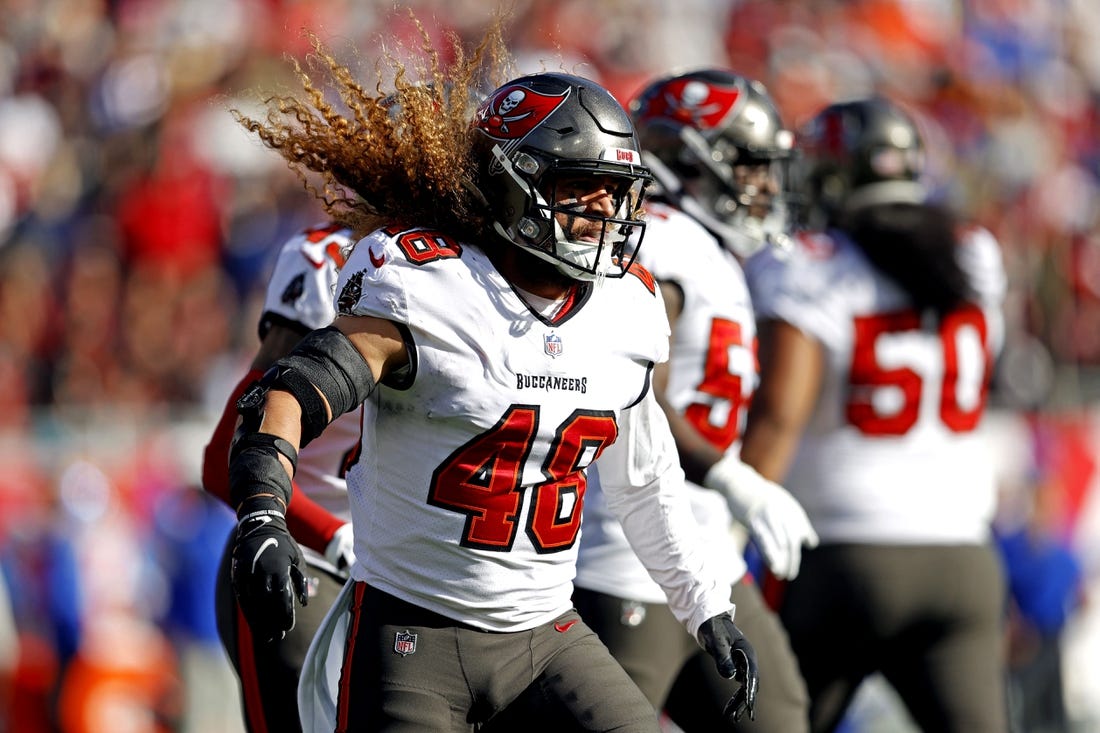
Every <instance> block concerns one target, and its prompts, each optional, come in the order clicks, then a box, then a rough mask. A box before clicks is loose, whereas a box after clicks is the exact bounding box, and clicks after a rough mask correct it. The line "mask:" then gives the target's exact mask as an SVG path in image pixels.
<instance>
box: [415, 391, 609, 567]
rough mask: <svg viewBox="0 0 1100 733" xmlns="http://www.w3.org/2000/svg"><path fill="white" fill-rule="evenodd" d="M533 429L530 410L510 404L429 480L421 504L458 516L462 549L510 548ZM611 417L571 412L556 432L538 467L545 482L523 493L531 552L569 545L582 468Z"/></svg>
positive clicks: (598, 448)
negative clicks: (528, 499) (527, 498)
mask: <svg viewBox="0 0 1100 733" xmlns="http://www.w3.org/2000/svg"><path fill="white" fill-rule="evenodd" d="M537 428H538V408H537V407H535V406H532V405H514V406H512V407H511V408H510V409H509V410H508V412H507V413H506V414H505V415H504V417H502V418H501V419H500V420H499V421H498V422H497V424H496V425H494V426H493V427H492V428H490V429H489V430H487V431H485V432H484V433H482V434H481V435H479V436H477V437H476V438H474V439H473V440H471V441H469V442H468V443H466V444H465V445H463V446H462V447H460V448H459V449H458V450H456V451H455V452H454V453H452V454H451V455H450V457H449V458H448V459H447V460H446V461H444V462H443V463H442V464H441V465H440V466H439V468H437V469H436V470H435V472H434V473H433V474H432V485H431V489H430V491H429V493H428V503H429V504H431V505H433V506H438V507H443V508H445V509H450V510H452V511H456V512H460V513H462V514H465V515H466V526H465V528H464V529H463V532H462V538H461V540H460V542H461V544H462V545H463V546H464V547H474V548H478V549H482V550H498V551H501V552H504V551H507V550H510V549H511V548H512V544H513V543H514V542H515V538H516V530H517V528H518V519H519V514H520V504H521V501H522V498H523V487H522V486H521V483H520V482H521V480H522V473H523V465H524V463H526V461H527V457H528V456H529V455H530V453H531V447H532V445H533V443H534V438H535V434H536V431H537ZM617 436H618V426H617V425H616V424H615V418H614V416H613V415H612V414H611V413H605V412H591V411H583V410H578V411H577V412H574V413H573V414H572V415H571V416H570V417H569V419H567V420H566V421H565V422H564V423H562V425H561V426H559V427H558V430H557V433H556V435H555V439H554V442H553V444H552V445H551V447H550V452H549V455H547V457H546V460H545V461H544V463H543V466H542V472H543V475H544V476H546V479H547V480H546V481H543V482H542V483H539V484H536V485H535V486H533V487H531V492H532V496H533V499H532V506H531V510H530V512H529V517H528V522H527V528H526V531H527V535H528V536H529V537H530V538H531V542H532V544H533V545H534V547H535V549H536V550H537V551H538V552H558V551H560V550H565V549H568V548H570V547H572V546H573V543H574V542H576V540H577V535H578V533H579V531H580V522H581V508H582V506H583V505H584V493H585V490H586V488H587V486H588V479H587V477H586V475H585V472H584V469H585V468H587V467H588V466H589V465H590V464H591V463H592V461H594V460H596V458H597V457H598V456H599V455H600V453H602V452H603V450H604V448H606V447H607V446H609V445H611V444H612V443H613V442H614V441H615V438H616V437H617Z"/></svg>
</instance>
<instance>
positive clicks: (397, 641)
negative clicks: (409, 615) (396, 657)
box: [393, 629, 417, 657]
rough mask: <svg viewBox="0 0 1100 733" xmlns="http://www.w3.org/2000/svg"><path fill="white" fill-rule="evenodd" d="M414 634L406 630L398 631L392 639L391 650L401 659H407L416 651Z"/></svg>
mask: <svg viewBox="0 0 1100 733" xmlns="http://www.w3.org/2000/svg"><path fill="white" fill-rule="evenodd" d="M416 636H417V635H416V634H413V633H410V632H409V630H408V629H405V630H404V631H398V632H397V634H396V635H395V636H394V638H393V650H394V651H395V652H397V653H398V654H400V655H401V656H403V657H407V656H409V655H410V654H412V653H413V652H415V651H416Z"/></svg>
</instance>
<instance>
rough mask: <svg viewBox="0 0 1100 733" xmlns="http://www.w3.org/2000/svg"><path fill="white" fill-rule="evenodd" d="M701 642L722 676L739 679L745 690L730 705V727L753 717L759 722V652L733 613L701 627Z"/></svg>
mask: <svg viewBox="0 0 1100 733" xmlns="http://www.w3.org/2000/svg"><path fill="white" fill-rule="evenodd" d="M698 636H699V643H700V644H702V645H703V648H704V649H706V650H707V653H708V654H710V655H711V656H712V657H713V658H714V664H715V666H716V667H717V668H718V674H720V675H722V676H723V677H725V678H726V679H730V678H731V677H732V678H733V679H736V680H737V681H738V682H740V683H741V688H740V689H739V690H738V691H737V692H736V693H735V694H734V696H733V697H731V698H730V699H729V702H727V703H726V707H725V709H723V711H722V715H723V716H724V717H725V718H726V721H727V722H728V723H730V725H732V724H734V723H736V722H738V721H740V720H741V718H742V717H743V716H744V715H745V713H748V714H749V718H750V719H751V720H756V692H757V689H758V688H759V687H760V673H759V670H758V669H757V667H756V650H755V649H753V648H752V644H750V643H749V640H748V639H746V638H745V635H744V634H742V633H741V629H739V628H737V626H736V625H734V623H733V617H732V616H730V614H729V613H720V614H718V615H717V616H714V617H712V618H709V619H707V620H706V621H704V622H703V623H702V624H701V625H700V626H699V634H698Z"/></svg>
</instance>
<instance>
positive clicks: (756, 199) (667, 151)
mask: <svg viewBox="0 0 1100 733" xmlns="http://www.w3.org/2000/svg"><path fill="white" fill-rule="evenodd" d="M630 110H631V114H632V115H633V118H634V124H635V125H636V126H637V128H638V136H639V138H640V139H641V141H642V148H643V149H644V151H645V155H646V163H647V164H649V165H650V167H651V168H653V170H654V173H655V174H656V175H657V179H658V181H659V182H660V183H661V185H662V187H663V188H664V189H665V193H666V194H668V195H669V196H670V197H672V198H674V199H678V203H679V204H680V205H681V206H682V208H684V210H686V211H687V212H688V213H690V214H692V215H693V216H695V217H696V218H698V219H700V220H701V221H702V222H703V223H704V224H706V225H707V226H708V227H709V228H710V229H711V230H712V231H714V232H715V233H717V234H718V235H720V236H721V238H722V240H723V241H724V242H725V244H726V245H727V246H729V247H730V248H731V249H733V250H734V251H735V252H737V253H738V254H740V255H741V256H748V255H750V254H752V253H753V252H755V251H756V250H757V249H759V248H760V247H761V246H763V245H764V244H767V243H769V242H776V241H777V240H781V241H786V230H787V215H786V196H785V184H786V177H787V176H786V167H787V166H786V163H787V161H788V160H789V159H790V157H791V148H792V145H793V135H792V134H791V132H790V131H789V130H787V129H785V128H784V127H783V123H782V120H781V119H780V117H779V111H778V110H777V109H776V106H775V103H774V102H773V101H772V99H771V97H770V96H769V95H768V91H767V89H765V88H764V85H763V84H761V83H760V82H758V81H754V80H751V79H747V78H745V77H743V76H739V75H738V74H735V73H733V72H731V71H726V70H723V69H699V70H696V71H690V72H686V73H681V74H677V75H674V76H668V77H663V78H660V79H657V80H655V81H653V82H651V83H649V84H648V85H647V86H646V87H645V88H644V89H642V91H641V92H639V93H638V95H637V96H636V97H635V98H634V100H633V101H632V102H631V104H630ZM653 158H656V159H657V162H656V163H655V162H653ZM760 165H765V166H767V168H766V169H765V170H766V174H767V175H768V176H769V177H770V180H771V185H772V186H774V189H773V190H770V191H769V190H761V189H760V187H759V185H758V184H756V183H754V182H753V181H751V180H748V178H747V176H746V173H747V171H749V170H750V169H748V168H740V167H741V166H754V167H755V166H760Z"/></svg>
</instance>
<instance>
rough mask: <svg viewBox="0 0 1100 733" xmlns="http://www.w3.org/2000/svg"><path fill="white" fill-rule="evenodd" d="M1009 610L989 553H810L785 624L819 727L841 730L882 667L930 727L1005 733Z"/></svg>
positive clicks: (879, 549) (918, 548)
mask: <svg viewBox="0 0 1100 733" xmlns="http://www.w3.org/2000/svg"><path fill="white" fill-rule="evenodd" d="M1004 603H1005V580H1004V576H1003V573H1002V570H1001V566H1000V561H999V559H998V557H997V555H996V553H995V551H994V550H993V548H992V547H989V546H984V545H953V546H939V545H914V546H899V545H821V546H819V547H817V548H815V549H812V550H804V551H803V554H802V569H801V571H800V572H799V574H798V577H797V578H795V579H794V580H793V581H790V582H789V583H787V584H786V587H785V589H784V590H783V597H782V599H781V606H780V617H781V618H782V620H783V623H784V625H785V626H786V628H787V633H788V634H789V635H790V639H791V646H792V647H793V648H794V651H795V653H796V654H797V655H798V659H799V664H800V666H801V669H802V674H803V676H804V677H805V679H806V686H807V688H808V689H809V692H810V700H811V703H810V716H811V718H810V719H811V729H812V730H813V731H815V733H824V732H826V731H832V730H833V729H834V728H835V727H836V726H837V724H838V723H839V722H840V720H841V719H842V717H843V715H844V712H845V711H846V709H847V707H848V704H849V703H850V702H851V699H852V696H853V695H854V694H855V692H856V689H857V688H858V686H859V684H860V682H862V681H863V679H864V677H866V676H867V675H869V674H870V673H872V672H874V671H879V672H882V674H883V676H884V677H885V678H886V679H887V680H888V681H889V682H890V684H891V685H893V687H894V689H895V690H896V691H897V692H898V694H899V695H900V696H901V698H902V700H904V701H905V704H906V706H907V708H908V709H909V712H910V714H911V715H912V716H913V718H914V719H915V720H916V722H917V723H918V724H919V725H920V726H921V728H922V729H923V730H926V731H936V732H937V733H951V732H952V731H954V732H957V733H964V732H965V733H1004V731H1006V730H1007V729H1008V728H1007V722H1006V718H1007V712H1006V703H1005V687H1006V676H1005V668H1004V652H1003V648H1004V643H1003V639H1004V637H1003V623H1002V618H1003V610H1004ZM761 686H763V681H761Z"/></svg>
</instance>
